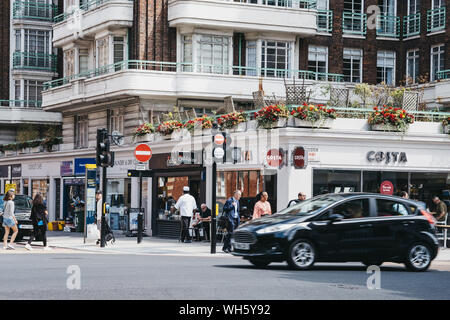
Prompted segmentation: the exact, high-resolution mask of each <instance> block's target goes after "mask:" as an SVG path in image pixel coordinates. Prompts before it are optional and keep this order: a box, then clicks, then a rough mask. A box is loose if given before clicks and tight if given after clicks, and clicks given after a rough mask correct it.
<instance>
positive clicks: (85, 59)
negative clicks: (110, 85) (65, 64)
mask: <svg viewBox="0 0 450 320" xmlns="http://www.w3.org/2000/svg"><path fill="white" fill-rule="evenodd" d="M78 68H79V70H78V73H83V72H87V71H88V70H89V50H88V49H79V50H78Z"/></svg>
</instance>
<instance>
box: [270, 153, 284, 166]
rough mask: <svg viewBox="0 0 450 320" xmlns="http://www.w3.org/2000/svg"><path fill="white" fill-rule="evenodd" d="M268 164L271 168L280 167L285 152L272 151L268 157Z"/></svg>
mask: <svg viewBox="0 0 450 320" xmlns="http://www.w3.org/2000/svg"><path fill="white" fill-rule="evenodd" d="M266 161H267V164H268V165H269V166H270V167H279V166H281V164H282V163H283V151H282V150H280V149H270V150H269V151H268V152H267V155H266Z"/></svg>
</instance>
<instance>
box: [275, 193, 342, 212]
mask: <svg viewBox="0 0 450 320" xmlns="http://www.w3.org/2000/svg"><path fill="white" fill-rule="evenodd" d="M342 199H344V197H342V196H339V195H336V194H327V195H321V196H317V197H314V198H312V199H309V200H305V201H303V202H300V203H299V204H296V205H295V206H291V207H288V208H286V209H284V210H282V211H280V212H278V213H277V214H288V215H293V216H308V215H312V214H314V213H316V212H317V211H318V210H320V209H323V208H325V207H328V206H330V205H331V204H333V203H335V202H337V201H339V200H342Z"/></svg>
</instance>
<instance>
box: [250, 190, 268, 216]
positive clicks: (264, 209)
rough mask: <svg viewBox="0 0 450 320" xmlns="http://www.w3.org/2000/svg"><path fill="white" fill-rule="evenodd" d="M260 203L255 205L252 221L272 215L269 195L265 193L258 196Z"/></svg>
mask: <svg viewBox="0 0 450 320" xmlns="http://www.w3.org/2000/svg"><path fill="white" fill-rule="evenodd" d="M258 199H259V201H258V202H257V203H256V204H255V207H254V208H253V217H252V219H259V218H261V217H263V216H267V215H271V214H272V208H271V207H270V203H269V201H267V200H268V199H269V194H268V193H267V192H265V191H263V192H261V193H260V194H258Z"/></svg>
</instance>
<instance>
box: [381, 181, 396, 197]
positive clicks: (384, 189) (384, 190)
mask: <svg viewBox="0 0 450 320" xmlns="http://www.w3.org/2000/svg"><path fill="white" fill-rule="evenodd" d="M380 193H381V194H385V195H388V196H392V195H393V194H394V185H393V184H392V182H390V181H388V180H386V181H383V182H382V183H381V184H380Z"/></svg>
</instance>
